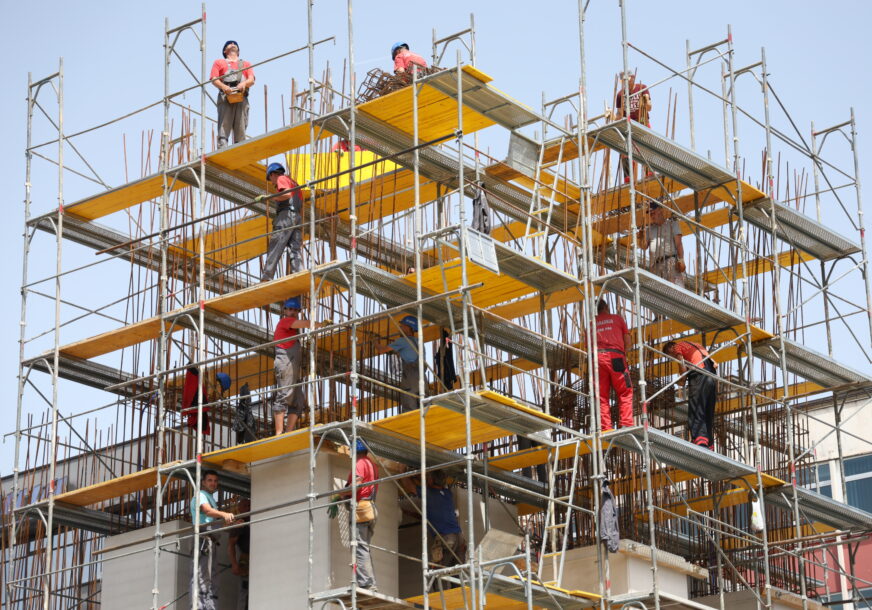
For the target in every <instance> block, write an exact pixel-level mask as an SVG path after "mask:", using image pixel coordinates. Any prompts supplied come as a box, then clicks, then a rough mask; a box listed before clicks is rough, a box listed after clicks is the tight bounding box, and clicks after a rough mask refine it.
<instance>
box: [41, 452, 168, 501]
mask: <svg viewBox="0 0 872 610" xmlns="http://www.w3.org/2000/svg"><path fill="white" fill-rule="evenodd" d="M179 463H181V462H179V461H175V462H171V463H169V464H165V465H164V467H165V468H168V467H172V466H173V465H174V464H179ZM162 479H163V480H164V481H165V480H166V479H167V476H166V475H165V474H164V475H163V476H162ZM156 483H157V467H156V466H152V467H151V468H146V469H144V470H140V471H138V472H132V473H130V474H126V475H124V476H121V477H117V478H115V479H110V480H109V481H103V482H101V483H95V484H93V485H88V486H87V487H82V488H81V489H74V490H72V491H68V492H65V493H62V494H58V495H56V496H55V500H57V501H59V502H66V503H67V504H72V505H74V506H90V505H91V504H97V503H98V502H104V501H106V500H111V499H112V498H118V497H121V496H123V495H126V494H130V493H135V492H137V491H143V490H145V489H149V488H150V487H154V486H155V484H156Z"/></svg>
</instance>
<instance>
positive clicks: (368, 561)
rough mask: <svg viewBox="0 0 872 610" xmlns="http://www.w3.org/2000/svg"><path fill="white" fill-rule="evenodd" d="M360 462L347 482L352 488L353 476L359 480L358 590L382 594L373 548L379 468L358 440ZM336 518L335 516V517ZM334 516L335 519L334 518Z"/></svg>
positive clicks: (337, 499)
mask: <svg viewBox="0 0 872 610" xmlns="http://www.w3.org/2000/svg"><path fill="white" fill-rule="evenodd" d="M355 447H356V449H357V461H356V462H355V465H354V472H353V473H349V474H348V480H347V481H346V482H345V486H346V487H351V476H352V474H353V475H354V477H355V478H356V480H357V501H356V502H357V511H356V513H355V521H356V522H357V551H356V552H355V555H354V566H353V571H354V575H355V578H356V580H357V586H358V587H362V588H364V589H368V590H370V591H378V587H376V584H375V572H374V571H373V569H372V555H371V553H370V548H369V545H370V543H371V542H372V535H373V533H375V521H376V518H377V517H378V514H377V512H376V508H375V498H376V495H377V494H378V484H375V485H368V483H372V482H373V481H375V480H376V479H378V467H376V465H375V462H373V461H372V458H370V457H369V448H368V447H367V446H366V443H364V442H363V441H362V440H360V439H358V440H357V444H356V446H355ZM350 497H351V492H345V493H342V494H338V495H335V496H333V497H332V498H331V499H332V501H333V502H338V501H339V500H340V498H344V499H347V498H350ZM333 514H334V515H335V512H334V513H333ZM332 516H333V515H331V517H332Z"/></svg>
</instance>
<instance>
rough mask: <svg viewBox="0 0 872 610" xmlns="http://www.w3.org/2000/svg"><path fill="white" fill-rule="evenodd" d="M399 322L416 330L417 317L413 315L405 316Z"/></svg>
mask: <svg viewBox="0 0 872 610" xmlns="http://www.w3.org/2000/svg"><path fill="white" fill-rule="evenodd" d="M400 324H405V325H406V326H408V327H409V328H411V329H412V331H414V332H418V318H416V317H415V316H406V317H405V318H403V319H402V320H400Z"/></svg>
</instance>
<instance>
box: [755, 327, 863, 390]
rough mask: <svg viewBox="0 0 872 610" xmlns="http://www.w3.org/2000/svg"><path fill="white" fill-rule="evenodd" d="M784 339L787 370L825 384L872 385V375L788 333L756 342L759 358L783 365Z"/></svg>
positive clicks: (835, 385) (833, 385) (779, 365)
mask: <svg viewBox="0 0 872 610" xmlns="http://www.w3.org/2000/svg"><path fill="white" fill-rule="evenodd" d="M782 341H784V352H785V356H786V361H787V370H788V371H790V372H791V373H794V374H796V375H799V376H800V377H803V378H805V379H807V380H808V381H812V382H814V383H816V384H818V385H820V386H821V387H824V388H835V387H840V386H846V385H862V386H869V385H872V377H870V376H869V375H865V374H863V373H860V372H859V371H855V370H853V369H851V368H849V367H847V366H845V365H844V364H842V363H841V362H838V361H837V360H835V359H833V358H830V357H829V356H825V355H824V354H821V353H820V352H816V351H815V350H813V349H811V348H808V347H806V346H805V345H802V344H801V343H797V342H796V341H793V340H791V339H788V338H786V337H784V338H779V337H773V338H771V339H766V340H763V341H756V342H754V343H753V344H752V348H753V354H754V356H755V357H756V358H759V359H760V360H763V361H765V362H768V363H769V364H772V365H774V366H776V367H779V368H780V367H781V357H780V349H781V342H782Z"/></svg>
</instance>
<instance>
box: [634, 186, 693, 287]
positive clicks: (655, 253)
mask: <svg viewBox="0 0 872 610" xmlns="http://www.w3.org/2000/svg"><path fill="white" fill-rule="evenodd" d="M648 214H649V218H650V224H648V225H647V227H643V228H642V229H641V230H640V239H639V246H640V247H643V248H645V249H647V250H648V257H647V258H648V270H649V271H650V272H651V273H653V274H654V275H658V276H660V277H662V278H663V279H664V280H666V281H668V282H672V283H673V284H675V285H677V286H680V287H681V288H684V283H685V275H684V272H685V270H686V269H687V267H686V265H685V264H684V246H683V245H682V243H681V227H680V226H679V224H678V220H677V219H676V218H675V216H673V215H670V216H669V217H668V218H667V216H666V210H665V209H664V207H663V205H661V204H660V203H659V202H657V201H652V202H650V203H649V204H648Z"/></svg>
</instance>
